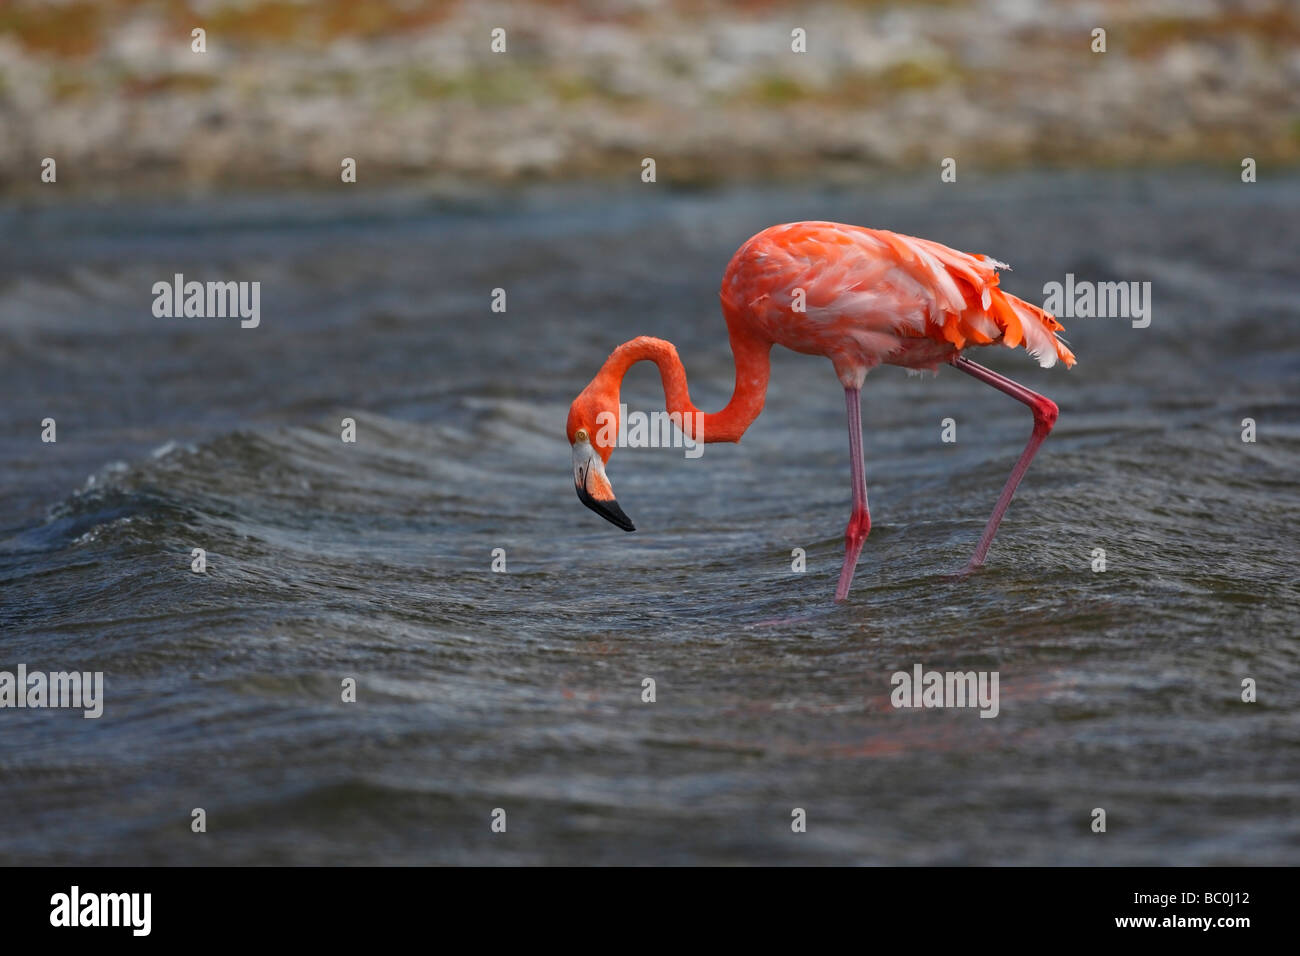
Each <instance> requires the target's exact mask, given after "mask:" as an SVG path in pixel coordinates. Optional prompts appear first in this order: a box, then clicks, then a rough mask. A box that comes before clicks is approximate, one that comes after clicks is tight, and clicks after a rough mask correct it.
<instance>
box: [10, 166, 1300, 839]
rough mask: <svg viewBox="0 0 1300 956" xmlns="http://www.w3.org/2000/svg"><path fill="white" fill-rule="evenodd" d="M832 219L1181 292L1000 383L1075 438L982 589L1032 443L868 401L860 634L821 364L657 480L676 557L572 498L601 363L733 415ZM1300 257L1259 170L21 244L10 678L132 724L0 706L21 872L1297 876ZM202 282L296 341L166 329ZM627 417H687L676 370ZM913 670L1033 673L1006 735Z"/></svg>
mask: <svg viewBox="0 0 1300 956" xmlns="http://www.w3.org/2000/svg"><path fill="white" fill-rule="evenodd" d="M809 218H826V219H835V220H842V221H848V222H856V223H861V224H864V225H871V226H877V227H883V228H890V229H895V230H899V231H903V232H910V233H916V234H920V235H924V236H927V237H930V238H934V239H938V240H940V241H943V242H947V243H949V244H951V245H954V246H957V247H959V248H965V249H968V250H970V251H974V252H984V253H988V254H990V255H994V256H996V257H998V258H1001V259H1005V260H1008V261H1010V262H1011V263H1012V264H1013V265H1014V266H1015V271H1014V272H1012V273H1010V274H1008V275H1006V276H1005V277H1004V285H1005V286H1006V288H1008V289H1009V290H1010V291H1012V292H1015V293H1019V294H1020V295H1022V296H1024V297H1026V298H1029V299H1031V300H1040V299H1041V291H1040V290H1041V289H1042V286H1043V283H1044V282H1047V281H1050V280H1057V281H1061V280H1063V279H1064V276H1065V273H1067V272H1072V273H1074V274H1075V275H1076V276H1077V277H1079V278H1088V279H1092V280H1106V279H1115V280H1125V281H1130V280H1138V281H1143V280H1149V281H1150V282H1151V283H1152V289H1153V320H1152V323H1151V326H1150V327H1149V328H1146V329H1134V328H1132V327H1131V326H1130V324H1129V323H1128V322H1126V321H1122V320H1115V319H1073V320H1065V323H1066V326H1067V333H1066V336H1067V338H1068V340H1069V341H1070V343H1071V346H1072V348H1073V349H1074V351H1075V352H1076V353H1077V355H1078V356H1079V360H1080V361H1079V365H1078V366H1077V367H1076V368H1075V369H1073V370H1071V371H1065V370H1064V369H1053V370H1040V369H1038V368H1037V367H1036V366H1035V365H1034V364H1033V363H1032V362H1031V361H1029V360H1028V358H1027V357H1026V356H1024V354H1023V353H1011V352H1008V351H1006V350H985V351H984V352H983V353H981V355H980V356H979V360H980V361H982V362H984V363H985V364H988V365H991V366H992V367H994V368H997V369H998V370H1000V371H1003V372H1005V373H1007V374H1010V375H1012V376H1014V377H1016V378H1018V379H1019V380H1021V381H1023V382H1025V383H1026V384H1028V385H1030V387H1033V388H1036V389H1038V390H1040V391H1043V392H1044V393H1046V394H1048V395H1050V396H1052V397H1053V398H1055V399H1056V400H1057V401H1058V403H1059V404H1060V406H1061V419H1060V423H1059V424H1058V426H1057V428H1056V430H1055V432H1054V433H1053V434H1052V436H1051V438H1050V439H1049V441H1048V443H1047V444H1046V445H1045V446H1044V450H1043V451H1042V453H1041V454H1040V456H1039V458H1038V459H1037V461H1035V463H1034V466H1033V468H1032V469H1031V471H1030V473H1029V476H1028V478H1027V479H1026V481H1025V483H1024V484H1023V485H1022V487H1021V490H1020V493H1019V495H1018V496H1017V498H1016V501H1015V503H1014V504H1013V506H1012V508H1011V511H1010V512H1009V514H1008V517H1007V519H1006V521H1005V522H1004V523H1003V526H1002V530H1001V532H1000V535H999V537H998V539H997V540H996V542H995V544H994V548H993V552H992V554H991V557H990V560H989V563H988V565H987V566H986V567H985V568H984V569H983V570H982V571H980V572H979V573H977V574H976V575H974V576H972V577H970V578H968V579H964V580H954V579H952V578H951V577H949V575H950V573H951V572H953V571H955V570H957V569H959V568H960V567H961V566H962V564H963V562H964V561H965V560H966V558H967V556H968V554H969V552H970V551H971V549H972V548H973V547H974V544H975V541H976V539H977V538H978V536H979V532H980V530H981V528H982V526H983V523H984V521H985V519H986V518H987V516H988V512H989V510H990V508H991V507H992V504H993V501H994V499H995V497H996V495H997V491H998V489H999V488H1000V486H1001V483H1002V481H1003V479H1004V477H1005V475H1006V473H1007V471H1008V470H1009V469H1010V467H1011V464H1012V463H1013V461H1014V460H1015V457H1016V455H1017V454H1018V453H1019V450H1020V448H1021V446H1022V445H1023V442H1024V440H1025V438H1026V437H1027V435H1028V430H1029V425H1030V419H1029V415H1028V412H1027V410H1026V409H1024V408H1023V407H1022V406H1020V405H1019V404H1017V403H1015V402H1013V401H1012V400H1010V399H1008V398H1006V397H1005V396H1003V395H1001V394H1000V393H998V392H996V391H993V390H992V389H989V388H987V387H985V386H982V385H980V384H979V383H977V382H975V381H974V380H971V379H969V378H967V377H966V376H961V375H957V374H956V373H954V372H953V371H951V370H947V371H945V372H941V373H940V375H939V376H938V377H937V378H931V377H928V376H927V377H919V378H909V377H907V376H906V375H905V374H904V373H903V372H902V371H901V370H898V369H884V370H879V371H877V372H875V373H873V374H872V375H871V376H870V377H869V379H868V382H867V386H866V388H865V389H864V412H863V414H864V423H865V428H866V439H865V444H866V457H867V480H868V490H869V493H870V496H871V503H872V515H873V519H874V525H873V529H872V532H871V537H870V538H869V540H868V542H867V545H866V548H865V550H864V553H863V559H862V562H861V564H860V565H859V570H858V575H857V579H856V581H855V583H854V591H853V594H852V595H851V597H850V600H849V601H848V602H847V604H845V605H842V606H836V605H834V604H833V603H832V601H831V596H832V592H833V590H834V585H835V578H836V575H837V572H838V568H839V562H840V557H841V552H842V532H843V525H844V522H845V520H846V519H847V516H848V510H849V499H850V484H849V473H848V466H847V450H846V439H845V430H844V422H843V399H842V393H841V390H840V387H839V385H838V383H837V382H836V380H835V378H834V375H833V373H832V371H831V368H830V365H829V363H828V362H826V361H825V360H823V359H819V358H811V357H807V356H798V355H794V354H791V353H786V352H778V353H776V355H775V362H774V369H773V379H772V389H771V392H770V393H769V397H768V402H767V410H766V411H765V413H764V414H763V416H762V417H761V418H760V419H759V420H758V421H757V423H756V424H755V425H754V426H753V427H752V428H751V429H750V432H749V433H748V434H747V435H746V437H745V440H744V442H743V443H742V444H741V445H739V446H730V445H727V446H719V445H714V446H709V447H708V449H707V451H706V453H705V454H704V455H703V457H701V458H699V459H697V460H685V459H684V457H683V455H682V453H681V451H680V450H670V449H632V450H628V449H622V450H619V451H617V452H616V453H615V455H614V458H613V459H612V460H611V465H610V475H611V478H612V479H613V481H614V484H615V487H616V488H617V490H618V492H619V500H620V502H621V503H622V505H623V506H624V508H625V509H626V510H627V512H628V513H629V514H630V515H631V517H632V518H633V519H634V520H635V521H636V523H637V526H638V528H639V529H640V530H639V531H638V532H637V533H636V534H631V535H629V534H624V533H622V532H620V531H618V530H616V529H614V528H613V527H612V526H610V525H608V524H606V523H605V522H604V521H602V520H601V519H600V518H599V517H597V516H596V515H594V514H592V513H591V512H589V511H587V510H586V509H584V508H583V507H582V506H581V505H580V504H579V502H578V501H577V499H576V497H575V495H574V492H573V486H572V480H571V475H570V463H569V451H568V446H567V443H566V442H565V440H564V436H563V424H564V416H565V413H566V411H567V407H568V403H569V401H570V400H571V399H572V398H573V396H574V395H575V394H576V393H577V392H578V390H579V389H580V388H581V387H582V386H583V385H584V384H585V383H586V382H587V381H588V380H589V379H590V377H591V376H592V374H593V373H594V372H595V370H596V368H597V367H598V366H599V364H600V362H601V361H602V360H603V358H604V357H605V355H606V354H607V353H608V352H609V350H610V349H612V348H613V347H614V346H615V345H617V344H618V343H619V342H621V341H623V340H625V339H628V338H630V337H632V336H634V335H636V334H643V333H644V334H654V335H660V336H663V337H667V338H670V339H672V340H673V341H675V342H676V343H677V345H678V348H679V350H680V352H681V354H682V356H683V359H684V360H685V362H686V365H687V369H688V372H689V373H690V375H691V381H692V394H693V397H694V398H695V400H696V402H697V403H698V404H699V405H700V406H701V407H703V408H706V409H710V410H712V409H716V408H719V407H721V405H722V404H723V403H724V402H725V400H726V398H727V396H728V394H729V392H730V382H731V364H730V355H729V352H728V350H727V346H726V338H725V334H724V327H723V323H722V318H721V315H720V313H719V310H718V306H717V284H718V281H719V278H720V276H721V274H722V270H723V267H724V266H725V264H726V262H727V259H728V258H729V257H730V255H731V253H732V252H733V251H734V249H735V248H736V247H737V246H738V245H739V244H740V243H741V242H742V241H743V240H744V239H745V238H747V237H748V236H749V235H751V234H752V233H754V232H756V231H757V230H758V229H760V228H762V227H763V226H765V225H769V224H771V223H773V222H780V221H788V220H792V219H809ZM1298 240H1300V182H1296V181H1294V180H1291V181H1286V182H1283V183H1280V184H1279V183H1274V184H1271V185H1270V184H1258V185H1252V186H1244V185H1242V184H1240V183H1237V182H1236V181H1235V179H1234V177H1233V176H1232V175H1230V174H1228V175H1225V176H1224V177H1223V178H1222V179H1211V178H1210V177H1209V176H1208V175H1206V176H1201V175H1178V176H1170V175H1161V176H1156V175H1150V176H1143V177H1139V178H1120V177H1063V176H1053V177H1040V178H1034V177H1021V178H1012V179H1000V180H990V181H986V182H982V183H971V184H963V185H962V186H961V188H960V191H958V189H957V187H955V186H946V187H943V188H942V189H935V190H932V189H928V188H920V187H915V188H908V189H903V190H900V189H897V188H894V187H889V188H885V187H883V186H865V187H864V188H863V189H862V190H861V191H858V192H854V193H831V192H816V191H796V190H790V189H786V190H765V191H762V192H761V193H760V192H744V191H740V192H727V193H694V194H673V193H670V192H667V191H665V190H661V189H657V188H654V187H647V188H646V189H644V190H640V191H634V192H630V193H620V194H598V193H583V192H543V193H529V194H521V195H516V196H497V197H494V198H489V199H481V198H474V197H469V198H464V199H461V200H457V201H455V202H451V201H447V200H438V201H435V200H432V199H428V198H422V197H419V196H412V195H405V194H404V195H379V196H364V197H362V198H361V199H359V200H348V201H343V200H338V199H324V198H310V199H308V198H295V197H287V198H275V199H246V200H238V201H229V200H227V201H222V202H220V203H209V202H196V203H187V204H182V205H178V206H163V205H140V204H136V205H100V206H80V207H59V208H39V207H25V208H20V209H14V208H10V209H9V210H7V211H4V212H3V213H0V381H3V386H2V388H3V395H4V401H3V403H0V422H2V423H3V429H2V430H0V451H2V452H3V454H2V455H0V486H2V487H3V489H4V497H3V505H2V506H0V589H2V590H0V602H2V604H0V626H2V627H3V631H2V636H0V669H2V668H8V669H10V670H12V669H13V668H14V667H15V666H16V665H17V664H19V663H25V664H26V665H27V667H28V668H29V669H32V670H37V669H41V670H66V669H74V668H75V669H81V670H100V671H103V672H104V674H105V685H106V686H105V694H106V702H105V711H104V715H103V717H102V718H100V719H99V720H84V719H82V718H81V716H80V714H79V713H71V712H67V711H51V710H46V711H35V710H21V711H20V710H0V805H2V806H3V807H4V810H5V812H4V813H3V814H0V859H3V860H5V861H7V862H21V863H35V862H96V863H98V862H118V863H123V862H125V863H131V862H163V863H182V864H184V863H286V862H288V863H423V862H433V863H464V862H481V863H559V862H600V863H620V862H621V863H688V862H712V863H750V862H830V863H1039V864H1052V863H1064V862H1070V863H1095V864H1106V863H1119V864H1130V863H1153V864H1162V863H1177V864H1201V863H1294V862H1297V861H1298V860H1300V817H1298V816H1297V813H1296V811H1297V778H1298V777H1300V726H1298V724H1297V716H1296V714H1297V710H1296V705H1297V702H1298V699H1300V692H1298V690H1297V679H1298V678H1300V653H1297V644H1296V622H1297V563H1296V554H1295V551H1296V539H1295V525H1296V520H1297V517H1300V496H1297V493H1296V474H1297V464H1298V463H1300V412H1298V411H1297V401H1296V399H1297V388H1296V386H1297V380H1298V375H1297V373H1298V372H1300V348H1298V347H1297V344H1296V334H1295V332H1296V328H1297V322H1298V321H1300V274H1298V273H1297V271H1296V249H1297V247H1298ZM176 272H182V273H184V274H185V275H186V277H187V278H194V279H200V280H205V279H222V280H228V279H236V280H238V279H246V280H254V279H256V280H259V281H261V283H262V323H261V327H260V328H257V329H250V330H241V329H240V328H239V327H238V323H237V322H235V321H233V320H220V319H206V320H200V319H189V320H183V319H157V318H154V317H153V315H152V314H151V308H150V307H151V303H152V298H153V297H152V294H151V292H150V290H151V287H152V285H153V283H154V282H157V281H160V280H161V281H166V280H169V279H170V277H171V276H172V275H173V274H174V273H176ZM497 287H501V288H504V289H506V290H507V295H508V310H507V312H505V313H504V314H499V313H493V312H491V311H490V309H489V305H490V301H491V295H492V290H493V289H494V288H497ZM623 395H624V400H625V401H627V402H628V403H629V405H630V406H631V407H632V408H634V409H643V410H649V409H654V408H658V407H662V392H661V390H660V387H659V384H658V381H657V377H656V374H655V372H654V369H653V367H651V366H649V365H643V366H638V367H637V368H636V369H634V370H633V372H632V373H631V374H630V376H629V378H628V380H627V383H626V387H625V389H624V393H623ZM46 417H52V418H54V419H56V421H57V423H58V425H57V427H58V441H57V443H56V444H43V443H41V441H40V422H41V420H42V419H44V418H46ZM344 417H351V418H354V419H355V420H356V423H357V436H358V440H357V442H356V443H355V444H344V443H343V442H342V441H340V438H339V422H340V420H341V419H342V418H344ZM947 417H952V418H953V419H955V421H956V423H957V438H958V440H957V442H956V443H955V444H949V443H944V442H942V441H941V440H940V422H941V421H942V420H943V419H944V418H947ZM1246 417H1251V418H1254V419H1255V420H1256V421H1257V423H1258V441H1257V442H1256V443H1254V444H1245V443H1243V442H1242V441H1241V422H1242V419H1243V418H1246ZM195 547H201V548H204V549H206V551H207V555H208V572H207V574H206V575H196V574H193V573H191V571H190V570H189V566H190V553H191V549H192V548H195ZM498 548H501V549H504V552H505V560H506V567H507V573H504V574H502V573H493V571H492V569H491V565H492V560H493V558H492V554H493V551H494V549H498ZM794 548H803V549H805V550H806V553H807V571H806V573H803V574H796V573H792V571H791V551H792V549H794ZM1096 548H1104V549H1105V552H1106V560H1107V570H1106V571H1105V572H1104V573H1094V572H1093V570H1092V567H1091V562H1092V557H1093V550H1094V549H1096ZM917 663H920V664H923V665H924V666H925V667H926V668H927V669H935V670H995V671H997V672H998V673H999V674H1000V679H1001V711H1000V714H999V716H998V717H997V718H996V719H993V720H984V719H980V718H979V717H978V715H977V714H976V712H974V711H970V710H965V711H954V710H931V711H917V710H896V709H894V708H893V707H892V706H891V705H890V702H889V693H890V690H891V685H890V675H891V674H892V673H893V672H895V671H897V670H910V669H911V668H912V667H913V665H914V664H917ZM346 677H352V678H355V680H356V682H357V687H358V691H357V694H358V700H357V702H356V703H354V704H345V703H343V702H341V700H340V683H341V681H342V680H343V679H344V678H346ZM646 677H651V678H653V679H654V680H655V682H656V690H657V700H656V702H654V703H643V702H642V700H641V691H642V681H643V679H644V678H646ZM1245 677H1251V678H1254V679H1255V680H1256V681H1257V682H1258V687H1259V691H1258V693H1259V700H1258V702H1257V703H1254V704H1244V703H1241V702H1240V693H1241V690H1240V685H1241V681H1242V679H1243V678H1245ZM195 807H203V808H204V809H205V810H206V811H207V815H208V832H207V833H206V834H201V835H197V834H194V833H192V832H191V831H190V819H191V816H190V814H191V810H192V809H193V808H195ZM498 807H499V808H503V809H505V810H506V813H507V820H508V829H507V832H506V833H504V834H496V833H493V832H491V829H490V823H491V818H492V811H493V809H494V808H498ZM795 807H802V808H804V809H805V810H806V811H807V816H808V830H807V832H806V833H804V834H795V833H792V832H791V827H790V821H791V811H792V808H795ZM1095 807H1103V808H1106V810H1107V813H1108V832H1107V833H1105V834H1094V833H1092V832H1091V831H1090V829H1089V823H1090V821H1091V816H1090V814H1091V811H1092V809H1093V808H1095Z"/></svg>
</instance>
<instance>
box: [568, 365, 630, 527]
mask: <svg viewBox="0 0 1300 956" xmlns="http://www.w3.org/2000/svg"><path fill="white" fill-rule="evenodd" d="M593 384H594V383H593ZM617 408H618V400H617V398H615V399H614V400H613V401H612V402H609V401H607V400H602V398H601V397H600V396H598V395H596V394H594V393H592V390H591V388H590V387H588V388H587V389H586V390H584V391H583V393H582V394H581V395H579V396H578V397H577V398H576V399H574V400H573V404H572V405H571V406H569V422H568V425H567V426H566V428H565V431H566V433H567V435H568V438H569V444H570V445H571V446H572V447H573V486H574V487H575V488H576V489H577V491H578V500H579V501H581V502H582V503H583V504H584V505H586V506H587V507H588V508H590V509H591V510H592V511H594V512H596V514H598V515H600V516H601V517H602V518H604V519H605V520H606V521H608V522H610V523H611V524H616V525H618V526H619V527H620V528H622V529H623V530H624V531H635V530H636V526H635V525H634V524H632V519H631V518H629V517H628V516H627V515H625V514H624V513H623V509H622V508H620V507H619V506H618V502H617V501H616V500H615V499H614V488H613V486H612V485H611V484H610V483H609V478H608V477H606V475H605V463H606V462H607V461H609V456H610V453H611V452H612V451H613V450H614V443H615V442H616V441H617V440H618V412H617V411H615V410H613V409H617Z"/></svg>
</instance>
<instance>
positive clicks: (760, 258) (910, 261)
mask: <svg viewBox="0 0 1300 956" xmlns="http://www.w3.org/2000/svg"><path fill="white" fill-rule="evenodd" d="M1000 268H1007V266H1006V264H1005V263H1002V262H999V261H997V260H996V259H992V258H989V257H988V256H979V255H970V254H968V253H965V252H959V251H958V250H956V249H952V248H949V247H948V246H945V245H943V244H941V243H938V242H932V241H930V240H927V239H917V238H915V237H912V236H905V235H902V234H900V233H895V232H888V231H886V230H883V229H866V228H863V227H860V226H849V225H843V224H840V223H832V222H799V223H789V224H786V225H781V226H773V227H772V228H770V229H766V230H764V231H763V232H761V233H759V234H758V235H756V236H755V237H753V238H752V239H751V240H750V241H749V242H748V243H746V244H745V245H744V246H742V247H741V249H740V251H739V252H738V253H737V254H736V256H735V258H734V259H733V260H732V264H731V266H730V267H729V268H728V270H727V275H726V277H725V278H724V280H723V288H722V297H723V302H724V304H725V305H727V306H729V308H730V309H731V310H732V311H733V312H734V311H736V310H740V311H741V312H744V313H746V314H747V315H748V316H749V317H750V318H751V320H752V321H754V322H756V323H757V324H758V325H759V326H760V327H761V328H762V330H763V331H764V332H765V333H766V334H767V335H768V337H769V338H771V340H772V341H775V342H780V343H781V344H784V345H786V346H787V347H789V348H793V349H795V350H796V351H801V352H812V353H815V354H824V355H829V356H830V357H831V358H832V360H833V361H835V362H836V365H837V366H839V365H840V364H841V363H842V362H843V363H847V364H850V365H854V366H856V365H860V364H865V365H866V366H867V367H870V366H871V365H875V364H878V363H880V362H887V363H890V364H901V365H917V366H923V365H929V364H932V359H933V358H934V357H936V356H938V355H940V354H941V353H942V352H943V351H944V350H947V351H949V352H951V351H952V350H960V349H962V348H965V347H966V346H967V345H990V344H993V343H995V342H1000V343H1002V344H1003V345H1006V346H1008V347H1011V348H1015V347H1016V346H1019V345H1022V344H1023V345H1024V347H1025V349H1026V350H1027V351H1028V352H1029V354H1030V355H1031V356H1033V357H1034V358H1036V359H1037V360H1038V362H1039V364H1040V365H1042V366H1043V367H1044V368H1049V367H1051V366H1052V365H1055V364H1056V362H1057V360H1058V359H1060V360H1061V361H1063V362H1065V364H1066V365H1067V366H1069V365H1073V364H1074V355H1073V354H1072V353H1071V352H1070V350H1069V349H1068V348H1067V347H1066V345H1065V343H1064V342H1062V341H1061V340H1060V339H1059V338H1058V337H1057V335H1056V333H1057V332H1059V331H1061V330H1062V328H1063V327H1062V326H1061V324H1060V323H1059V322H1057V321H1056V319H1055V317H1053V316H1052V315H1051V314H1050V313H1048V312H1045V311H1044V310H1043V309H1040V308H1039V307H1038V306H1035V305H1031V304H1030V303H1028V302H1025V301H1023V300H1022V299H1019V298H1017V297H1016V296H1013V295H1010V294H1009V293H1006V292H1003V291H1002V289H1000V288H999V287H998V271H997V270H998V269H1000ZM800 298H802V301H800ZM918 339H925V340H929V341H930V342H932V343H935V345H937V346H939V349H937V350H930V351H928V352H927V351H925V350H920V351H919V352H918V350H917V349H916V348H915V345H916V344H917V343H916V340H918ZM850 353H852V354H850ZM904 355H907V356H912V357H914V356H917V355H921V356H922V358H920V359H911V358H907V357H903V356H904Z"/></svg>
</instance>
